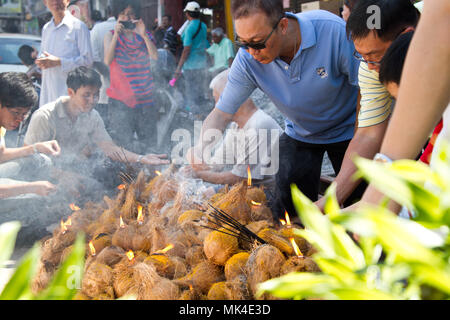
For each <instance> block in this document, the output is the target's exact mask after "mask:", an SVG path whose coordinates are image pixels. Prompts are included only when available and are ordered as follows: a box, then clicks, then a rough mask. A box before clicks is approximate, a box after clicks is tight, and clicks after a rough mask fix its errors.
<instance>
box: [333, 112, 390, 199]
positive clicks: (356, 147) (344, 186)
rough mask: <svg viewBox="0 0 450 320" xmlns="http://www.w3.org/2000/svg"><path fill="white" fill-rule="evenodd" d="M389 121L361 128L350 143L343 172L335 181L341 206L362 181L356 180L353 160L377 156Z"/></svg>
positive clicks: (342, 168) (343, 163)
mask: <svg viewBox="0 0 450 320" xmlns="http://www.w3.org/2000/svg"><path fill="white" fill-rule="evenodd" d="M387 123H388V121H387V120H386V121H385V122H383V123H381V124H378V125H376V126H373V127H369V128H359V129H358V130H357V131H356V134H355V136H354V137H353V139H352V141H351V142H350V144H349V146H348V148H347V151H346V153H345V156H344V160H343V162H342V166H341V170H340V172H339V174H338V176H337V177H336V179H335V182H336V184H337V189H336V196H337V198H338V201H339V203H340V204H342V203H344V202H345V200H347V198H348V197H349V196H350V195H351V194H352V192H353V191H354V190H355V189H356V187H357V186H358V185H359V184H360V183H361V180H354V179H353V175H354V174H355V173H356V170H357V169H356V166H355V164H354V163H353V158H354V157H355V156H356V155H357V156H360V157H363V158H367V159H373V157H374V156H375V154H376V153H377V152H379V151H380V147H381V142H382V141H383V137H384V133H385V130H386V127H387Z"/></svg>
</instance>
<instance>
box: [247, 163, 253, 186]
mask: <svg viewBox="0 0 450 320" xmlns="http://www.w3.org/2000/svg"><path fill="white" fill-rule="evenodd" d="M247 186H248V187H251V186H252V173H251V171H250V166H248V167H247Z"/></svg>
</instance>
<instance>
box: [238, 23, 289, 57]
mask: <svg viewBox="0 0 450 320" xmlns="http://www.w3.org/2000/svg"><path fill="white" fill-rule="evenodd" d="M283 18H284V16H282V17H281V18H280V19H279V20H278V22H277V23H276V24H275V26H274V27H273V29H272V31H271V32H270V33H269V35H268V36H267V38H266V39H265V40H264V41H262V42H256V43H249V42H242V41H240V40H239V37H238V36H237V35H236V37H235V40H234V41H235V43H236V45H237V46H238V47H240V48H242V49H244V50H248V49H249V48H252V49H254V50H263V49H265V48H266V42H267V40H269V38H270V36H271V35H272V34H273V33H274V31H275V30H276V29H277V27H278V24H279V23H280V21H281V19H283Z"/></svg>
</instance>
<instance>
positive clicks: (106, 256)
mask: <svg viewBox="0 0 450 320" xmlns="http://www.w3.org/2000/svg"><path fill="white" fill-rule="evenodd" d="M124 254H125V252H124V251H123V250H122V248H119V247H115V246H110V247H107V248H105V249H103V250H102V251H101V252H100V253H99V254H97V255H96V257H95V260H96V262H98V263H101V264H105V265H107V266H110V267H114V265H116V264H117V263H119V262H120V261H121V260H122V259H123V256H124ZM87 264H88V263H87V262H86V265H87Z"/></svg>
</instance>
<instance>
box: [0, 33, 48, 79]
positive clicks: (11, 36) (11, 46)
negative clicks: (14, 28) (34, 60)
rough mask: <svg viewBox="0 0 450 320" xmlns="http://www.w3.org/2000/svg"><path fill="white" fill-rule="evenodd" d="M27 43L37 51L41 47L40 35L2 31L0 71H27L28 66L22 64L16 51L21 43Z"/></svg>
mask: <svg viewBox="0 0 450 320" xmlns="http://www.w3.org/2000/svg"><path fill="white" fill-rule="evenodd" d="M24 44H26V45H29V46H30V47H33V48H35V49H36V50H37V51H38V52H39V51H40V49H41V37H38V36H33V35H29V34H19V33H2V34H0V73H1V72H10V71H15V72H27V70H28V68H27V67H26V66H24V65H23V64H22V61H20V59H19V57H18V55H17V53H18V52H19V48H20V47H21V46H22V45H24Z"/></svg>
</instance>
